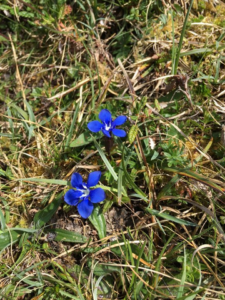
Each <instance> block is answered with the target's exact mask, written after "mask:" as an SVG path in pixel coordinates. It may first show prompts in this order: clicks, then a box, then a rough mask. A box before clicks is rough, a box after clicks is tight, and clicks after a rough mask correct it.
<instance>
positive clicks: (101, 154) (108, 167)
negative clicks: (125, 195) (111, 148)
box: [92, 137, 118, 181]
mask: <svg viewBox="0 0 225 300" xmlns="http://www.w3.org/2000/svg"><path fill="white" fill-rule="evenodd" d="M92 138H93V141H94V144H95V147H96V148H97V150H98V152H99V154H100V156H101V158H102V160H103V161H104V163H105V165H106V167H107V169H108V170H109V172H110V174H111V175H112V177H113V178H114V179H115V180H116V181H117V180H118V176H117V174H116V172H115V171H114V169H113V167H112V166H111V164H110V162H109V161H108V159H107V157H106V156H105V153H104V152H103V151H102V149H101V147H100V145H99V144H98V142H97V141H96V139H95V138H94V137H92Z"/></svg>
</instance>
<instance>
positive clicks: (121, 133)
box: [112, 128, 127, 137]
mask: <svg viewBox="0 0 225 300" xmlns="http://www.w3.org/2000/svg"><path fill="white" fill-rule="evenodd" d="M112 133H113V134H114V135H116V136H119V137H125V136H126V135H127V134H126V131H124V130H122V129H116V128H114V129H113V130H112Z"/></svg>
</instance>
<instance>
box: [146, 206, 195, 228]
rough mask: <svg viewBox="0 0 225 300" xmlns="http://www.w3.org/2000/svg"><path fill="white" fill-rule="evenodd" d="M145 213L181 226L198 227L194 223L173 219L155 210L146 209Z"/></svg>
mask: <svg viewBox="0 0 225 300" xmlns="http://www.w3.org/2000/svg"><path fill="white" fill-rule="evenodd" d="M145 211H146V212H148V213H150V214H151V215H153V216H157V217H161V218H163V219H166V220H169V221H172V222H175V223H178V224H181V225H186V226H197V225H196V224H195V223H192V222H189V221H185V220H182V219H178V218H176V217H173V216H171V215H168V214H166V213H161V212H160V211H158V210H155V209H150V208H145Z"/></svg>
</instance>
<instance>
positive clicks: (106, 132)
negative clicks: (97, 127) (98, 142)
mask: <svg viewBox="0 0 225 300" xmlns="http://www.w3.org/2000/svg"><path fill="white" fill-rule="evenodd" d="M102 132H103V133H104V135H106V136H107V137H109V138H111V135H110V133H109V131H108V130H105V129H104V128H102Z"/></svg>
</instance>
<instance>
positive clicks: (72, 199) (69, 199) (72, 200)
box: [64, 190, 82, 205]
mask: <svg viewBox="0 0 225 300" xmlns="http://www.w3.org/2000/svg"><path fill="white" fill-rule="evenodd" d="M81 195H82V192H80V191H74V190H69V191H67V192H66V193H65V195H64V200H65V202H66V203H67V204H69V205H77V203H78V202H79V197H80V196H81Z"/></svg>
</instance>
